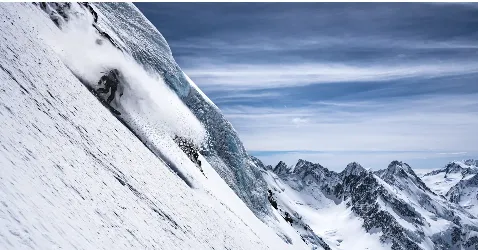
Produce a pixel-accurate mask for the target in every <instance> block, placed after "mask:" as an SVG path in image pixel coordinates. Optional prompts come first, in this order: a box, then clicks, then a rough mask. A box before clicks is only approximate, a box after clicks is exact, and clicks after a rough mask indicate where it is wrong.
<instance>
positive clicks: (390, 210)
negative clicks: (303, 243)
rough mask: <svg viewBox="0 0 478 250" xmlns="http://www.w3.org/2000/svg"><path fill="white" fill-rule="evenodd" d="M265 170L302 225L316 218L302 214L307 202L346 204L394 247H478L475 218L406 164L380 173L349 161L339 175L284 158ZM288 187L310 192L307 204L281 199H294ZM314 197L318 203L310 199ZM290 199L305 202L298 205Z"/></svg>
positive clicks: (369, 230)
mask: <svg viewBox="0 0 478 250" xmlns="http://www.w3.org/2000/svg"><path fill="white" fill-rule="evenodd" d="M452 168H453V166H450V167H449V168H448V169H449V171H457V170H452ZM265 171H269V172H273V173H268V175H271V176H274V177H275V180H274V181H273V182H272V181H269V186H270V188H271V192H272V193H273V195H275V196H276V197H278V198H277V200H278V201H277V204H278V209H279V211H282V210H284V209H285V208H284V207H282V206H283V204H289V205H287V209H288V210H287V211H288V214H293V215H294V218H302V222H303V223H313V219H311V218H312V216H311V218H309V219H304V218H303V216H302V215H301V211H304V209H303V206H307V207H309V208H311V209H312V210H314V212H315V213H318V214H320V213H322V211H324V210H325V209H331V208H332V209H335V208H338V207H340V205H341V204H345V207H346V208H347V209H350V210H351V211H352V212H353V216H356V217H358V218H360V219H361V220H362V227H363V228H364V229H365V231H366V232H367V233H368V234H377V233H378V234H380V236H379V241H380V244H382V245H385V246H388V247H390V248H391V249H417V250H418V249H475V248H478V243H477V242H475V241H476V234H477V233H478V228H477V227H476V226H477V225H478V224H477V223H478V220H477V219H476V217H475V216H474V215H472V214H470V213H468V212H467V211H465V210H464V209H463V208H462V207H460V206H457V205H455V204H453V203H452V202H449V201H447V200H446V199H445V198H444V197H441V196H438V195H437V194H435V193H434V192H433V191H432V190H431V189H430V188H429V187H427V185H426V184H425V182H423V181H422V180H421V179H420V177H418V176H417V175H416V174H415V172H414V171H413V169H412V168H411V167H410V166H409V165H408V164H406V163H403V162H399V161H393V162H391V163H390V164H389V166H388V167H387V168H386V169H384V170H379V171H376V172H370V171H367V170H366V169H364V168H363V167H362V166H360V164H358V163H350V164H349V165H347V167H346V168H345V169H344V170H343V171H342V172H340V173H336V172H334V171H329V170H328V169H327V168H325V167H323V166H321V165H320V164H314V163H311V162H307V161H304V160H299V161H298V162H297V164H295V165H294V166H287V165H286V164H285V163H283V162H280V163H279V164H278V165H277V166H276V167H274V168H273V170H272V171H271V170H265ZM266 180H268V178H267V177H266ZM279 182H280V183H281V185H279V186H278V185H277V183H279ZM472 183H474V181H473V179H470V180H469V181H468V182H467V184H464V185H466V186H472V185H473V184H472ZM285 185H287V187H284V186H285ZM288 188H290V189H292V190H293V191H294V192H296V193H298V194H300V195H304V196H307V197H308V198H307V199H305V200H308V204H303V203H300V202H296V201H294V202H287V201H286V200H282V201H281V200H280V199H281V197H282V199H288V198H290V197H292V196H291V195H281V194H282V193H287V192H289V191H288ZM457 192H458V191H457ZM459 193H461V191H460V192H459ZM458 197H459V196H458ZM310 198H312V199H314V200H315V201H313V202H311V201H310ZM457 199H459V198H455V199H454V201H456V200H457ZM291 203H292V204H293V203H295V204H300V205H299V206H296V208H295V209H293V208H292V207H293V206H291V205H290V204H291ZM309 212H310V211H308V212H307V213H309ZM312 229H314V227H312ZM324 240H325V242H326V243H328V244H329V245H330V246H333V245H334V243H335V242H330V241H329V240H328V239H327V237H325V238H324ZM344 243H345V242H343V243H342V244H344Z"/></svg>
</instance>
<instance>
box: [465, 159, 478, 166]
mask: <svg viewBox="0 0 478 250" xmlns="http://www.w3.org/2000/svg"><path fill="white" fill-rule="evenodd" d="M463 163H464V164H465V165H467V166H470V167H478V160H474V159H468V160H464V161H463Z"/></svg>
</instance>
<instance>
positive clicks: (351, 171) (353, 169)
mask: <svg viewBox="0 0 478 250" xmlns="http://www.w3.org/2000/svg"><path fill="white" fill-rule="evenodd" d="M362 172H367V170H366V169H365V168H363V167H362V165H360V164H359V163H357V162H351V163H349V164H347V167H346V168H345V169H344V170H343V171H342V172H341V173H340V174H341V175H343V176H348V175H360V173H362Z"/></svg>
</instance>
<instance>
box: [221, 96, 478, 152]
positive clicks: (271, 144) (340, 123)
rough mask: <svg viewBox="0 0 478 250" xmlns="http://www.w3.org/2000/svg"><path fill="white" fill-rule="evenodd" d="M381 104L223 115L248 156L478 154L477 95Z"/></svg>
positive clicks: (249, 110)
mask: <svg viewBox="0 0 478 250" xmlns="http://www.w3.org/2000/svg"><path fill="white" fill-rule="evenodd" d="M379 104H382V105H383V103H378V102H372V101H370V102H359V103H350V102H349V103H334V104H333V105H325V106H324V105H322V106H318V105H311V106H307V107H303V108H279V109H278V108H254V107H246V106H240V107H229V108H228V107H226V108H224V109H223V112H224V114H225V115H226V117H227V118H228V119H229V120H230V121H231V122H232V124H233V125H234V126H235V128H236V129H237V131H238V132H239V135H240V137H241V139H242V141H243V142H244V144H245V146H246V148H247V149H248V150H249V151H322V152H332V151H350V152H356V151H369V152H373V151H407V152H410V151H417V152H439V153H440V152H452V153H455V155H458V154H456V153H457V152H478V143H476V142H477V141H478V131H477V130H476V128H477V127H478V113H477V111H476V109H475V111H473V107H478V95H476V94H474V95H462V96H447V97H446V98H442V97H439V96H429V97H427V98H425V97H422V98H421V99H415V100H401V101H394V102H392V101H390V102H389V103H387V104H386V108H380V105H379ZM374 105H376V108H364V109H359V110H357V109H356V108H355V107H357V106H358V107H360V106H367V107H374ZM337 107H340V108H339V109H338V108H337ZM344 107H345V109H344ZM347 107H352V108H354V110H353V111H351V110H348V109H347ZM297 124H300V126H297ZM452 153H448V155H452ZM433 155H435V156H434V157H435V158H436V157H438V156H439V154H438V153H433ZM289 156H290V155H289ZM443 156H444V155H441V156H440V157H443ZM341 157H342V156H341ZM367 157H368V158H375V157H376V156H373V155H369V156H367ZM306 159H307V158H306ZM337 159H338V158H336V160H337ZM347 159H348V160H347V161H352V160H353V159H352V158H350V157H349V158H347ZM276 160H280V159H277V158H276ZM356 160H358V159H356ZM389 160H393V158H392V159H389ZM399 160H400V159H399Z"/></svg>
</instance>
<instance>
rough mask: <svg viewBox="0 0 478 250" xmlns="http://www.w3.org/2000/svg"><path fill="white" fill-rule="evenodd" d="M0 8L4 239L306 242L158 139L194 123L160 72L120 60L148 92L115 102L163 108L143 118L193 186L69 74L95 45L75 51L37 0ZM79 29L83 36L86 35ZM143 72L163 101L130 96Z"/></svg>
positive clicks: (94, 245)
mask: <svg viewBox="0 0 478 250" xmlns="http://www.w3.org/2000/svg"><path fill="white" fill-rule="evenodd" d="M0 12H1V15H0V20H1V21H0V30H1V33H0V39H1V40H2V42H1V43H0V51H1V53H0V55H1V57H0V79H1V83H2V84H1V86H0V88H1V89H0V117H1V118H0V119H1V120H2V123H1V129H0V142H1V144H0V166H1V167H2V171H1V172H0V179H1V181H0V248H1V249H50V248H66V249H132V248H136V249H309V247H307V246H306V245H305V244H304V243H303V242H302V241H301V240H300V238H299V239H297V237H296V238H294V239H293V244H286V243H285V242H284V241H282V240H281V239H280V238H279V236H277V234H276V233H275V232H274V231H273V230H272V229H271V228H269V227H267V226H265V225H264V224H263V223H262V222H261V221H260V220H259V219H258V218H257V217H255V216H254V214H253V213H252V212H251V211H250V210H249V208H248V207H247V206H246V205H245V204H244V202H242V200H240V199H239V198H238V197H237V196H236V195H233V194H234V192H233V191H232V190H231V189H230V188H229V187H228V186H227V185H226V184H225V183H224V181H222V180H221V179H220V178H219V177H218V176H217V173H215V172H214V170H213V169H212V168H211V167H210V166H209V165H208V164H207V162H206V160H205V159H204V158H201V160H202V161H204V162H205V164H204V165H203V167H204V170H205V175H203V174H202V173H201V172H200V171H199V169H198V168H197V167H196V166H195V165H194V164H193V163H192V162H191V161H189V159H188V158H187V156H186V155H185V154H184V153H183V152H182V151H180V149H179V148H178V147H177V146H176V145H175V144H173V141H172V140H171V139H170V140H163V139H164V138H167V136H168V135H169V133H171V131H173V132H176V133H177V132H178V131H177V130H176V131H175V130H174V129H177V128H178V127H179V128H184V126H182V125H181V124H178V123H181V122H183V123H190V124H186V125H191V127H195V128H198V127H197V126H200V123H199V122H198V121H197V120H195V117H194V116H192V115H190V112H189V110H187V108H185V107H184V105H183V104H182V103H181V102H179V101H178V100H179V99H177V97H175V96H174V92H171V91H169V90H168V87H167V86H165V85H164V83H161V81H159V79H160V78H154V77H150V75H148V74H147V71H141V67H140V66H139V65H136V66H134V64H130V65H129V66H131V67H129V66H128V67H126V66H124V67H125V68H123V71H124V72H125V74H127V75H128V77H131V78H134V77H136V78H134V79H135V80H137V81H134V82H135V84H137V85H135V86H130V88H131V89H134V90H138V91H143V92H130V94H131V96H129V97H128V96H126V95H125V96H124V100H125V101H124V102H122V105H123V106H121V107H122V110H121V111H123V112H125V114H127V116H129V117H131V119H135V118H136V117H138V118H137V119H140V118H139V117H142V115H143V113H139V112H145V107H149V108H151V107H153V108H154V109H153V110H148V109H146V112H149V113H148V114H151V115H153V114H155V113H154V112H156V111H159V114H160V115H163V116H157V117H156V116H155V117H154V122H155V123H153V124H150V126H152V127H154V129H158V130H159V132H161V133H163V135H162V136H163V137H160V138H158V141H157V143H158V144H159V143H161V144H160V149H165V148H166V149H167V150H168V151H167V153H165V154H166V155H168V157H171V158H172V159H173V160H174V161H175V163H176V164H177V165H178V166H179V167H180V169H181V170H182V171H183V172H184V173H186V174H187V176H188V177H189V178H190V179H191V180H194V183H195V188H190V187H189V186H188V185H187V184H186V182H185V181H184V180H183V179H181V178H179V176H178V175H176V174H175V173H174V172H173V171H172V170H171V169H170V168H168V167H167V165H166V163H165V162H164V161H163V160H162V159H161V158H159V157H157V156H156V155H155V154H154V153H153V152H151V151H150V150H149V149H148V148H147V147H145V145H144V144H143V143H142V142H141V140H139V139H138V138H137V137H136V136H135V135H134V134H133V133H132V132H131V131H130V130H128V129H127V128H126V127H125V126H124V125H123V124H122V123H121V122H120V121H119V120H117V119H116V118H115V117H114V116H113V115H112V114H111V113H110V112H109V110H108V109H107V108H105V107H104V106H103V105H102V104H101V103H100V102H99V101H98V100H97V99H96V98H95V97H94V96H93V95H92V94H91V93H90V92H89V91H88V89H87V88H86V87H85V86H84V85H83V84H82V83H81V82H80V81H79V80H78V78H77V77H76V76H75V75H74V74H73V73H75V74H77V73H78V72H89V70H90V68H87V67H92V68H91V70H93V71H94V70H96V68H95V65H96V63H97V62H98V61H97V60H96V59H98V57H93V58H91V57H90V56H94V54H96V53H103V52H102V50H96V51H91V52H92V53H88V52H87V53H84V54H83V55H82V52H81V51H77V52H74V51H72V50H69V49H68V48H66V47H61V46H62V45H63V42H61V41H62V39H65V37H62V34H60V30H59V29H58V28H57V27H56V26H55V24H54V23H53V22H52V21H51V20H50V18H49V17H48V15H47V14H45V12H43V11H42V10H41V9H40V8H39V7H38V6H36V5H34V4H31V3H28V4H26V3H25V4H7V3H3V4H0ZM67 34H68V33H67ZM86 34H87V33H86ZM86 34H85V37H83V38H82V39H83V40H84V41H78V42H79V43H80V42H85V43H86V42H89V39H90V37H88V36H86ZM72 38H75V39H80V38H79V37H77V36H72ZM68 40H70V41H71V39H68ZM59 41H60V42H59ZM107 51H108V49H107V48H105V51H104V53H108V52H107ZM93 52H94V53H93ZM72 53H74V54H72ZM106 55H109V54H106ZM97 56H98V55H97ZM75 58H79V59H78V60H80V61H79V62H78V61H75ZM116 59H117V58H111V59H109V60H116ZM88 60H91V61H88ZM88 62H90V64H88ZM123 62H124V63H126V61H123ZM102 63H105V64H107V63H109V61H108V62H102ZM118 63H120V64H121V63H122V62H121V61H120V60H118ZM131 63H132V62H131ZM109 66H113V67H115V66H116V65H109ZM119 66H121V65H119ZM82 67H85V68H82ZM70 69H71V70H70ZM75 70H78V71H77V72H75ZM128 70H131V72H129V71H128ZM72 71H73V72H72ZM95 72H96V71H95ZM80 74H81V75H85V74H86V73H80ZM97 76H98V77H99V75H97ZM94 78H95V77H94V76H93V75H92V76H91V79H92V80H93V79H94ZM148 81H156V82H155V83H156V84H157V85H158V87H157V88H158V90H154V91H159V92H161V97H163V101H160V102H161V103H157V102H155V100H154V98H151V97H148V96H147V95H146V96H145V98H146V99H145V100H143V101H145V103H146V104H147V105H139V106H135V105H136V104H135V103H132V101H133V100H134V98H136V97H138V96H137V95H138V93H141V94H145V93H144V91H145V89H144V88H146V87H145V86H146V85H147V84H149V83H148ZM161 84H163V85H161ZM148 88H149V85H148ZM168 91H169V92H168ZM125 93H126V92H125ZM152 93H158V92H152ZM135 95H136V96H135ZM148 98H149V99H148ZM130 100H131V102H130ZM168 102H170V103H169V104H168ZM155 104H159V105H169V106H166V108H172V107H174V108H175V109H174V110H172V111H170V112H171V113H175V112H177V111H178V110H179V111H181V110H182V111H184V112H177V113H176V116H173V117H172V118H171V116H166V117H165V116H164V115H169V114H171V113H161V110H160V109H161V107H156V106H154V105H155ZM181 105H182V106H181ZM165 112H166V111H165ZM135 115H137V116H135ZM141 122H144V120H140V121H138V124H139V125H141V126H142V125H144V124H143V123H141ZM157 124H160V125H161V126H163V127H161V126H155V125H157ZM176 125H177V126H176ZM144 127H146V126H143V127H140V126H138V128H144ZM158 127H159V128H158ZM186 127H187V129H189V126H186ZM171 129H173V130H171ZM158 130H154V131H148V130H144V131H146V132H145V133H144V134H147V135H149V133H155V132H156V131H158ZM198 130H199V131H201V129H200V127H199V129H198ZM139 131H142V130H139ZM195 131H197V130H194V131H193V132H192V133H191V134H193V135H196V134H197V133H196V132H195ZM179 132H180V133H183V132H184V134H187V131H184V130H180V131H179ZM201 133H203V132H200V133H199V134H201ZM193 137H194V136H193ZM221 181H222V182H221Z"/></svg>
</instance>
